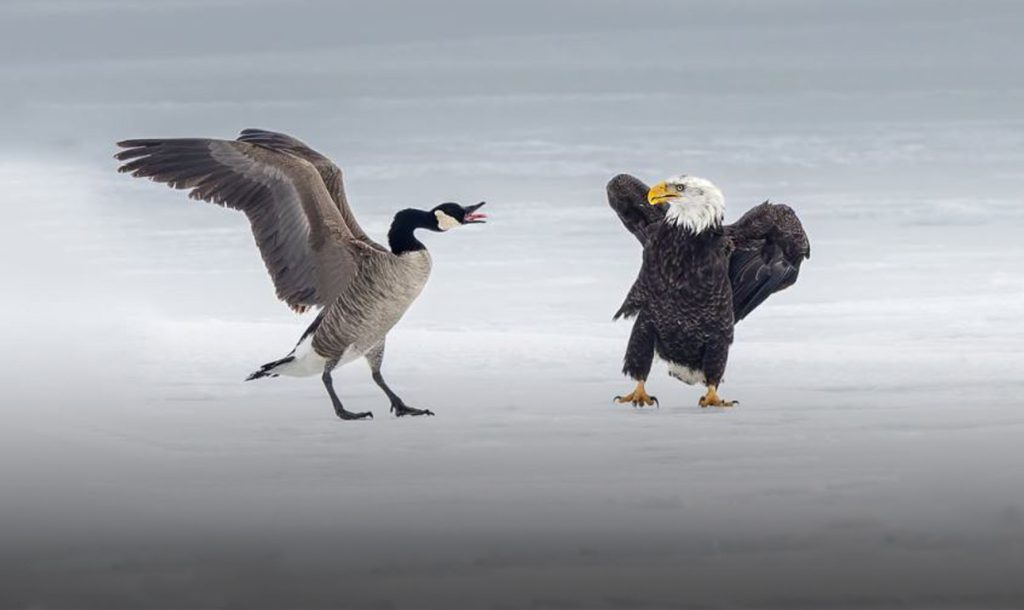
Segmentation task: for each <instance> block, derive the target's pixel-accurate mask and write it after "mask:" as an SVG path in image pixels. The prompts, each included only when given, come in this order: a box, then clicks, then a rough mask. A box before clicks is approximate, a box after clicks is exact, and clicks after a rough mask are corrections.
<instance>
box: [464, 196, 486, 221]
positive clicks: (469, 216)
mask: <svg viewBox="0 0 1024 610" xmlns="http://www.w3.org/2000/svg"><path fill="white" fill-rule="evenodd" d="M485 203H487V202H486V201H481V202H480V203H478V204H476V205H471V206H467V207H466V215H465V216H463V217H462V224H464V225H468V224H483V223H484V222H486V220H485V219H486V218H487V214H484V213H483V212H477V210H479V209H480V208H482V207H483V205H484V204H485Z"/></svg>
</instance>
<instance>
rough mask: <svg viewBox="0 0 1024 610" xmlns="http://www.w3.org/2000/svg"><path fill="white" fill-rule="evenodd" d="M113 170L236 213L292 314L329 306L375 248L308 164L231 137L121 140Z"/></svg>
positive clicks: (279, 295)
mask: <svg viewBox="0 0 1024 610" xmlns="http://www.w3.org/2000/svg"><path fill="white" fill-rule="evenodd" d="M118 146H121V147H122V148H124V149H126V150H123V151H121V152H120V153H118V154H117V155H115V157H116V158H117V159H118V160H120V161H123V162H124V164H123V165H121V167H120V168H118V171H120V172H122V173H129V174H131V175H133V176H136V177H140V178H151V179H153V180H155V181H157V182H163V183H165V184H167V185H169V186H171V187H173V188H177V189H187V190H189V197H190V198H192V199H201V200H204V201H209V202H212V203H216V204H218V205H222V206H225V207H229V208H233V209H236V210H241V211H242V212H244V213H245V215H246V216H247V217H248V218H249V223H250V224H251V225H252V232H253V236H254V237H255V238H256V245H257V246H258V247H259V249H260V254H261V255H262V256H263V262H264V264H266V266H267V271H268V272H269V273H270V277H271V279H273V281H274V287H275V288H276V290H277V296H278V298H280V299H281V300H282V301H284V302H286V303H287V304H288V305H289V306H291V308H292V309H294V310H296V311H300V312H301V311H305V310H306V309H308V308H309V307H311V306H315V305H319V306H324V305H327V304H329V303H331V302H333V300H334V299H335V298H336V297H337V296H338V295H339V294H341V292H342V291H343V290H344V288H345V286H347V285H348V283H349V282H350V281H351V280H352V278H353V277H354V276H355V274H356V273H358V270H359V266H360V264H361V262H362V260H364V257H365V256H366V251H367V250H370V251H373V252H375V250H373V249H372V248H369V247H367V246H366V245H365V244H362V243H360V242H359V241H358V240H356V239H355V238H354V237H353V235H352V231H351V230H350V229H349V227H348V225H347V223H346V222H345V219H344V217H343V216H342V213H341V211H340V210H339V209H338V207H337V206H336V205H335V203H334V200H333V199H332V197H331V195H330V193H329V192H328V191H327V187H326V185H325V184H324V181H323V179H322V178H321V176H320V174H319V173H318V172H317V170H316V168H315V167H314V166H313V165H311V164H310V163H309V162H308V161H306V160H304V159H302V158H300V157H297V156H294V155H292V154H289V153H287V152H281V151H276V150H271V149H269V148H264V147H261V146H257V145H255V144H251V143H248V142H238V141H231V140H214V139H205V138H182V139H166V140H160V139H152V140H126V141H124V142H118Z"/></svg>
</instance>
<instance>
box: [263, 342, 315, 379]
mask: <svg viewBox="0 0 1024 610" xmlns="http://www.w3.org/2000/svg"><path fill="white" fill-rule="evenodd" d="M292 356H294V358H293V359H292V360H289V361H288V362H283V363H281V364H279V365H277V366H275V367H274V368H273V369H271V370H269V371H268V373H270V374H272V375H285V376H286V377H312V376H313V375H321V374H323V372H324V366H326V365H327V358H325V357H323V356H321V355H320V354H318V353H316V350H315V349H313V335H312V333H310V335H309V336H308V337H306V338H305V339H303V340H302V341H301V342H300V343H299V344H298V345H296V346H295V349H294V350H293V352H292Z"/></svg>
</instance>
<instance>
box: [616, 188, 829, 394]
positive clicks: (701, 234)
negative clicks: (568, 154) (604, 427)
mask: <svg viewBox="0 0 1024 610" xmlns="http://www.w3.org/2000/svg"><path fill="white" fill-rule="evenodd" d="M608 203H609V204H610V205H611V207H612V209H613V210H615V213H616V214H618V216H619V219H620V220H621V221H622V224H624V225H625V226H626V228H627V229H628V230H629V232H630V233H632V234H633V235H634V236H635V237H636V238H637V239H638V240H639V241H640V243H641V244H642V245H643V248H644V252H643V265H642V267H641V269H640V275H639V276H638V277H637V279H636V281H635V282H634V283H633V287H632V288H631V289H630V290H629V293H628V294H627V296H626V300H625V301H624V302H623V304H622V307H620V308H619V310H618V311H617V312H616V313H615V319H619V318H621V317H625V318H635V321H634V322H633V330H632V333H631V334H630V337H629V344H628V346H627V347H626V356H625V359H624V364H623V368H622V372H623V373H624V374H625V375H628V376H629V377H631V378H633V379H634V380H635V381H636V388H635V389H634V390H633V391H632V392H631V393H630V394H627V395H625V396H616V397H615V400H617V401H618V402H620V403H631V404H633V405H634V406H645V405H653V404H655V403H657V398H656V397H654V396H650V395H648V394H647V392H646V390H645V389H644V383H645V382H646V380H647V376H648V374H649V373H650V371H651V364H652V362H653V360H654V355H655V354H657V355H658V356H659V357H660V358H661V359H663V360H665V361H667V362H668V366H669V374H670V375H672V376H673V377H675V378H677V379H679V380H681V381H683V382H685V383H687V384H690V385H694V384H698V383H699V384H704V385H705V386H707V392H706V393H705V394H704V396H703V397H701V399H700V402H699V403H698V404H699V405H700V406H701V407H709V406H715V407H728V406H732V405H734V404H736V402H734V401H728V400H723V399H722V398H720V397H719V396H718V391H717V390H718V385H719V384H720V383H721V381H722V376H723V374H724V373H725V364H726V360H727V358H728V356H729V346H730V345H731V344H732V339H733V326H734V325H735V324H736V322H738V321H740V320H742V319H743V318H745V317H746V316H747V314H749V313H750V312H751V311H753V310H754V309H755V308H756V307H757V306H758V305H760V304H761V303H762V302H764V300H765V299H766V298H768V296H769V295H771V294H773V293H775V292H778V291H780V290H783V289H784V288H788V287H789V286H791V285H793V283H794V282H796V278H797V275H798V274H799V272H800V263H801V262H803V259H805V258H810V255H811V247H810V243H809V242H808V240H807V234H806V233H804V229H803V226H802V225H801V224H800V219H799V218H797V216H796V213H794V212H793V210H792V209H791V208H790V207H789V206H786V205H779V204H772V203H769V202H767V201H765V202H764V203H762V204H761V205H759V206H756V207H754V208H752V209H751V210H750V211H748V212H747V213H746V214H744V215H743V217H741V218H740V219H739V220H738V221H736V222H735V223H733V224H731V225H723V223H722V221H723V218H724V215H725V199H724V197H723V196H722V192H721V191H720V190H719V189H718V187H716V186H715V185H714V184H712V183H711V181H710V180H706V179H704V178H698V177H696V176H686V175H680V176H676V177H673V178H669V179H668V180H665V181H664V182H659V183H658V184H656V185H654V186H653V187H651V188H648V187H647V185H645V184H644V183H643V182H641V181H640V180H638V179H637V178H634V177H633V176H629V175H626V174H620V175H618V176H616V177H614V178H612V180H611V181H610V182H609V183H608Z"/></svg>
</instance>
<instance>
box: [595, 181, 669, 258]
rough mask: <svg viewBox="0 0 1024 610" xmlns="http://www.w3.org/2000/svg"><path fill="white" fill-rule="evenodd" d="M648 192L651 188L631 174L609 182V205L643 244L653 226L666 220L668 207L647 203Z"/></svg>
mask: <svg viewBox="0 0 1024 610" xmlns="http://www.w3.org/2000/svg"><path fill="white" fill-rule="evenodd" d="M648 190H650V187H648V186H647V185H646V184H644V183H643V182H641V181H640V179H639V178H635V177H633V176H630V175H629V174H619V175H618V176H615V177H614V178H612V179H611V180H609V181H608V205H610V206H611V207H612V209H613V210H615V213H616V214H618V216H619V220H621V221H622V224H624V225H625V226H626V229H628V230H629V232H630V233H632V234H633V235H634V236H635V237H636V238H637V239H638V240H640V243H641V244H644V243H647V237H648V230H649V228H650V227H651V225H653V224H655V223H658V222H660V221H661V220H663V219H664V218H665V210H664V208H665V207H666V206H661V205H651V204H649V203H647V191H648Z"/></svg>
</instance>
